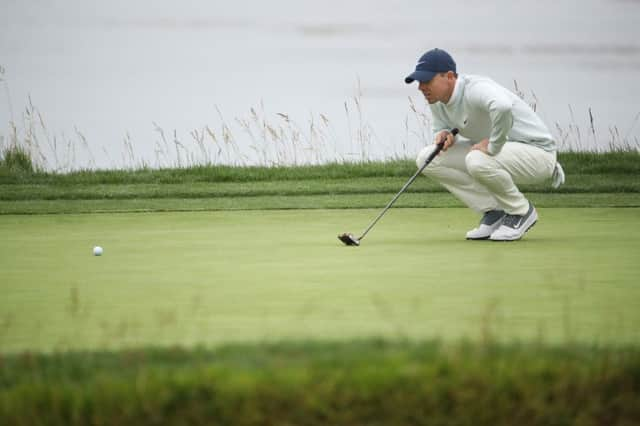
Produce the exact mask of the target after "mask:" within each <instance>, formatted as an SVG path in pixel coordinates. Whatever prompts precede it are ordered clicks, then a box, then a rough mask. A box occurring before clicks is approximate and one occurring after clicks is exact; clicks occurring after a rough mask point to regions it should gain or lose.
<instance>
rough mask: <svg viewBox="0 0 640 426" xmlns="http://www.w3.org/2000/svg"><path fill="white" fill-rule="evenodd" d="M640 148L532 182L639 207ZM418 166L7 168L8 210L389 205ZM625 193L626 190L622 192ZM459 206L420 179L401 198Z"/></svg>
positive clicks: (3, 179) (575, 202) (2, 190)
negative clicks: (562, 178)
mask: <svg viewBox="0 0 640 426" xmlns="http://www.w3.org/2000/svg"><path fill="white" fill-rule="evenodd" d="M639 159H640V158H639V154H638V153H637V152H635V151H626V152H610V153H605V154H593V153H565V154H561V161H562V162H563V164H564V167H565V170H566V173H567V182H566V183H565V185H563V186H562V187H561V188H560V189H558V190H554V189H552V188H551V186H550V185H549V183H544V184H540V185H524V186H522V187H521V189H522V190H523V192H525V193H527V194H528V195H529V196H530V198H531V199H532V200H533V201H534V202H535V203H536V204H537V205H540V206H544V207H554V206H560V207H563V206H579V207H585V206H638V205H640V203H639V202H638V199H639V197H640V195H639V194H640V180H639V179H637V176H638V174H639V173H640V161H639ZM413 173H415V164H413V162H411V161H393V162H385V163H362V164H329V165H323V166H308V167H274V168H266V167H225V166H211V167H193V168H188V169H162V170H151V169H141V170H133V171H123V170H119V171H94V172H89V171H85V172H75V173H69V174H55V173H42V172H37V171H34V172H33V173H27V174H25V173H15V174H6V175H1V174H0V214H19V213H27V214H34V213H73V212H92V211H112V212H113V211H184V210H225V209H231V210H234V209H235V210H237V209H261V208H265V209H299V208H305V209H308V208H363V207H380V206H383V205H385V204H386V203H387V202H388V200H389V199H391V197H392V196H393V195H394V194H395V193H396V192H397V191H398V190H399V188H401V187H402V185H403V184H404V183H405V182H406V180H407V179H408V177H409V176H411V175H412V174H413ZM614 194H619V196H614ZM448 206H460V203H459V202H458V201H457V200H456V199H454V198H453V197H452V196H450V195H449V194H448V193H447V192H446V191H445V190H444V188H443V187H441V186H440V185H438V184H437V183H435V182H433V181H432V180H430V179H427V178H422V177H421V178H420V179H418V180H416V182H414V183H413V185H412V186H411V187H410V188H409V189H408V190H407V194H405V195H404V196H403V197H402V198H401V199H400V200H399V202H398V203H397V204H396V207H448Z"/></svg>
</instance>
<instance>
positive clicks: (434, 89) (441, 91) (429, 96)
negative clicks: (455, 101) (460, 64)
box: [418, 71, 456, 104]
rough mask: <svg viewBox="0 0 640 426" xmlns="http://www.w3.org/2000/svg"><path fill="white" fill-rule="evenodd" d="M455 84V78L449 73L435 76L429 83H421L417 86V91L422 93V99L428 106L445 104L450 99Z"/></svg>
mask: <svg viewBox="0 0 640 426" xmlns="http://www.w3.org/2000/svg"><path fill="white" fill-rule="evenodd" d="M455 84H456V77H455V75H454V74H453V73H452V72H451V71H449V72H446V73H444V72H443V73H440V74H436V75H435V77H433V78H432V79H431V81H429V82H426V83H425V82H424V81H421V82H420V84H419V85H418V90H420V91H421V92H422V94H423V95H424V98H425V99H426V100H427V102H429V103H430V104H435V103H436V102H443V103H447V102H449V99H450V98H451V94H452V93H453V88H454V87H455Z"/></svg>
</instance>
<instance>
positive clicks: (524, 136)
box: [429, 74, 557, 155]
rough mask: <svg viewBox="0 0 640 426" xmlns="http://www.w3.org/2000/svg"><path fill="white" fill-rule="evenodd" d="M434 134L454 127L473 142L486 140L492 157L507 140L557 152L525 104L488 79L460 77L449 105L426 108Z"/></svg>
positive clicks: (545, 129) (548, 136)
mask: <svg viewBox="0 0 640 426" xmlns="http://www.w3.org/2000/svg"><path fill="white" fill-rule="evenodd" d="M429 106H430V107H431V113H432V116H433V125H432V129H433V133H434V138H435V135H436V134H437V133H438V132H440V131H441V130H450V129H453V128H454V127H457V128H458V129H459V130H460V136H462V137H464V138H466V139H469V140H471V141H473V142H476V143H477V142H480V141H481V140H482V139H485V138H489V146H488V151H489V153H490V154H491V155H495V154H497V153H498V152H500V150H501V149H502V146H503V145H504V143H505V142H506V141H510V142H521V143H526V144H531V145H534V146H537V147H540V148H542V149H544V150H545V151H548V152H554V151H556V148H557V146H556V142H555V141H554V139H553V136H552V135H551V133H550V132H549V129H547V126H546V125H545V124H544V123H543V122H542V120H541V119H540V117H538V115H537V114H536V113H535V112H534V111H533V109H531V107H530V106H529V105H527V103H526V102H524V101H523V100H522V99H520V98H519V97H518V96H516V95H515V94H514V93H512V92H511V91H509V90H507V89H506V88H504V87H502V86H501V85H499V84H498V83H496V82H495V81H493V80H491V79H490V78H487V77H482V76H477V75H463V74H459V75H458V78H457V81H456V85H455V88H454V89H453V93H452V95H451V99H449V102H448V103H446V104H444V103H442V102H436V103H435V104H431V105H429Z"/></svg>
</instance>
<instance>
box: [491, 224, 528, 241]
mask: <svg viewBox="0 0 640 426" xmlns="http://www.w3.org/2000/svg"><path fill="white" fill-rule="evenodd" d="M536 223H538V221H537V220H536V221H535V222H533V223H532V224H531V226H529V227H528V228H527V229H525V230H524V232H523V233H522V235H520V236H519V237H518V238H514V239H511V240H507V239H505V240H490V241H495V242H496V243H506V242H511V241H519V240H521V239H522V237H524V234H526V233H527V232H529V229H531V228H533V226H534V225H535V224H536Z"/></svg>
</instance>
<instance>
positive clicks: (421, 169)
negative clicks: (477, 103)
mask: <svg viewBox="0 0 640 426" xmlns="http://www.w3.org/2000/svg"><path fill="white" fill-rule="evenodd" d="M458 132H459V130H458V129H457V128H454V129H452V130H451V134H452V135H453V136H455V135H457V134H458ZM445 140H446V137H445V139H443V140H442V141H440V142H438V144H436V149H434V150H433V152H432V153H431V154H430V155H429V157H427V160H426V161H425V162H424V164H423V165H422V166H421V167H420V168H419V169H418V171H417V172H416V173H415V174H414V175H413V176H411V178H410V179H409V180H408V181H407V183H405V184H404V186H403V187H402V188H401V189H400V191H398V193H397V194H396V195H395V197H393V199H392V200H391V201H389V203H388V204H387V205H386V206H385V208H384V209H383V210H382V211H381V212H380V214H379V215H378V216H377V217H376V218H375V219H374V220H373V222H371V224H370V225H369V226H368V227H367V229H365V230H364V232H363V233H362V235H361V236H360V237H359V238H358V241H362V239H363V238H364V237H365V235H367V233H368V232H369V231H370V230H371V228H373V226H374V225H375V224H376V223H378V221H379V220H380V218H382V216H384V214H385V213H386V212H387V210H389V209H390V208H391V206H393V204H394V203H395V202H396V200H397V199H398V198H400V195H402V193H403V192H404V191H406V189H407V188H408V187H409V185H411V184H412V183H413V181H414V180H416V178H417V177H418V176H419V175H420V173H422V171H423V170H424V169H425V168H426V167H427V166H428V165H429V163H430V162H431V161H432V160H433V159H434V158H436V155H438V154H439V153H440V151H442V148H443V147H444V142H445Z"/></svg>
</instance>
